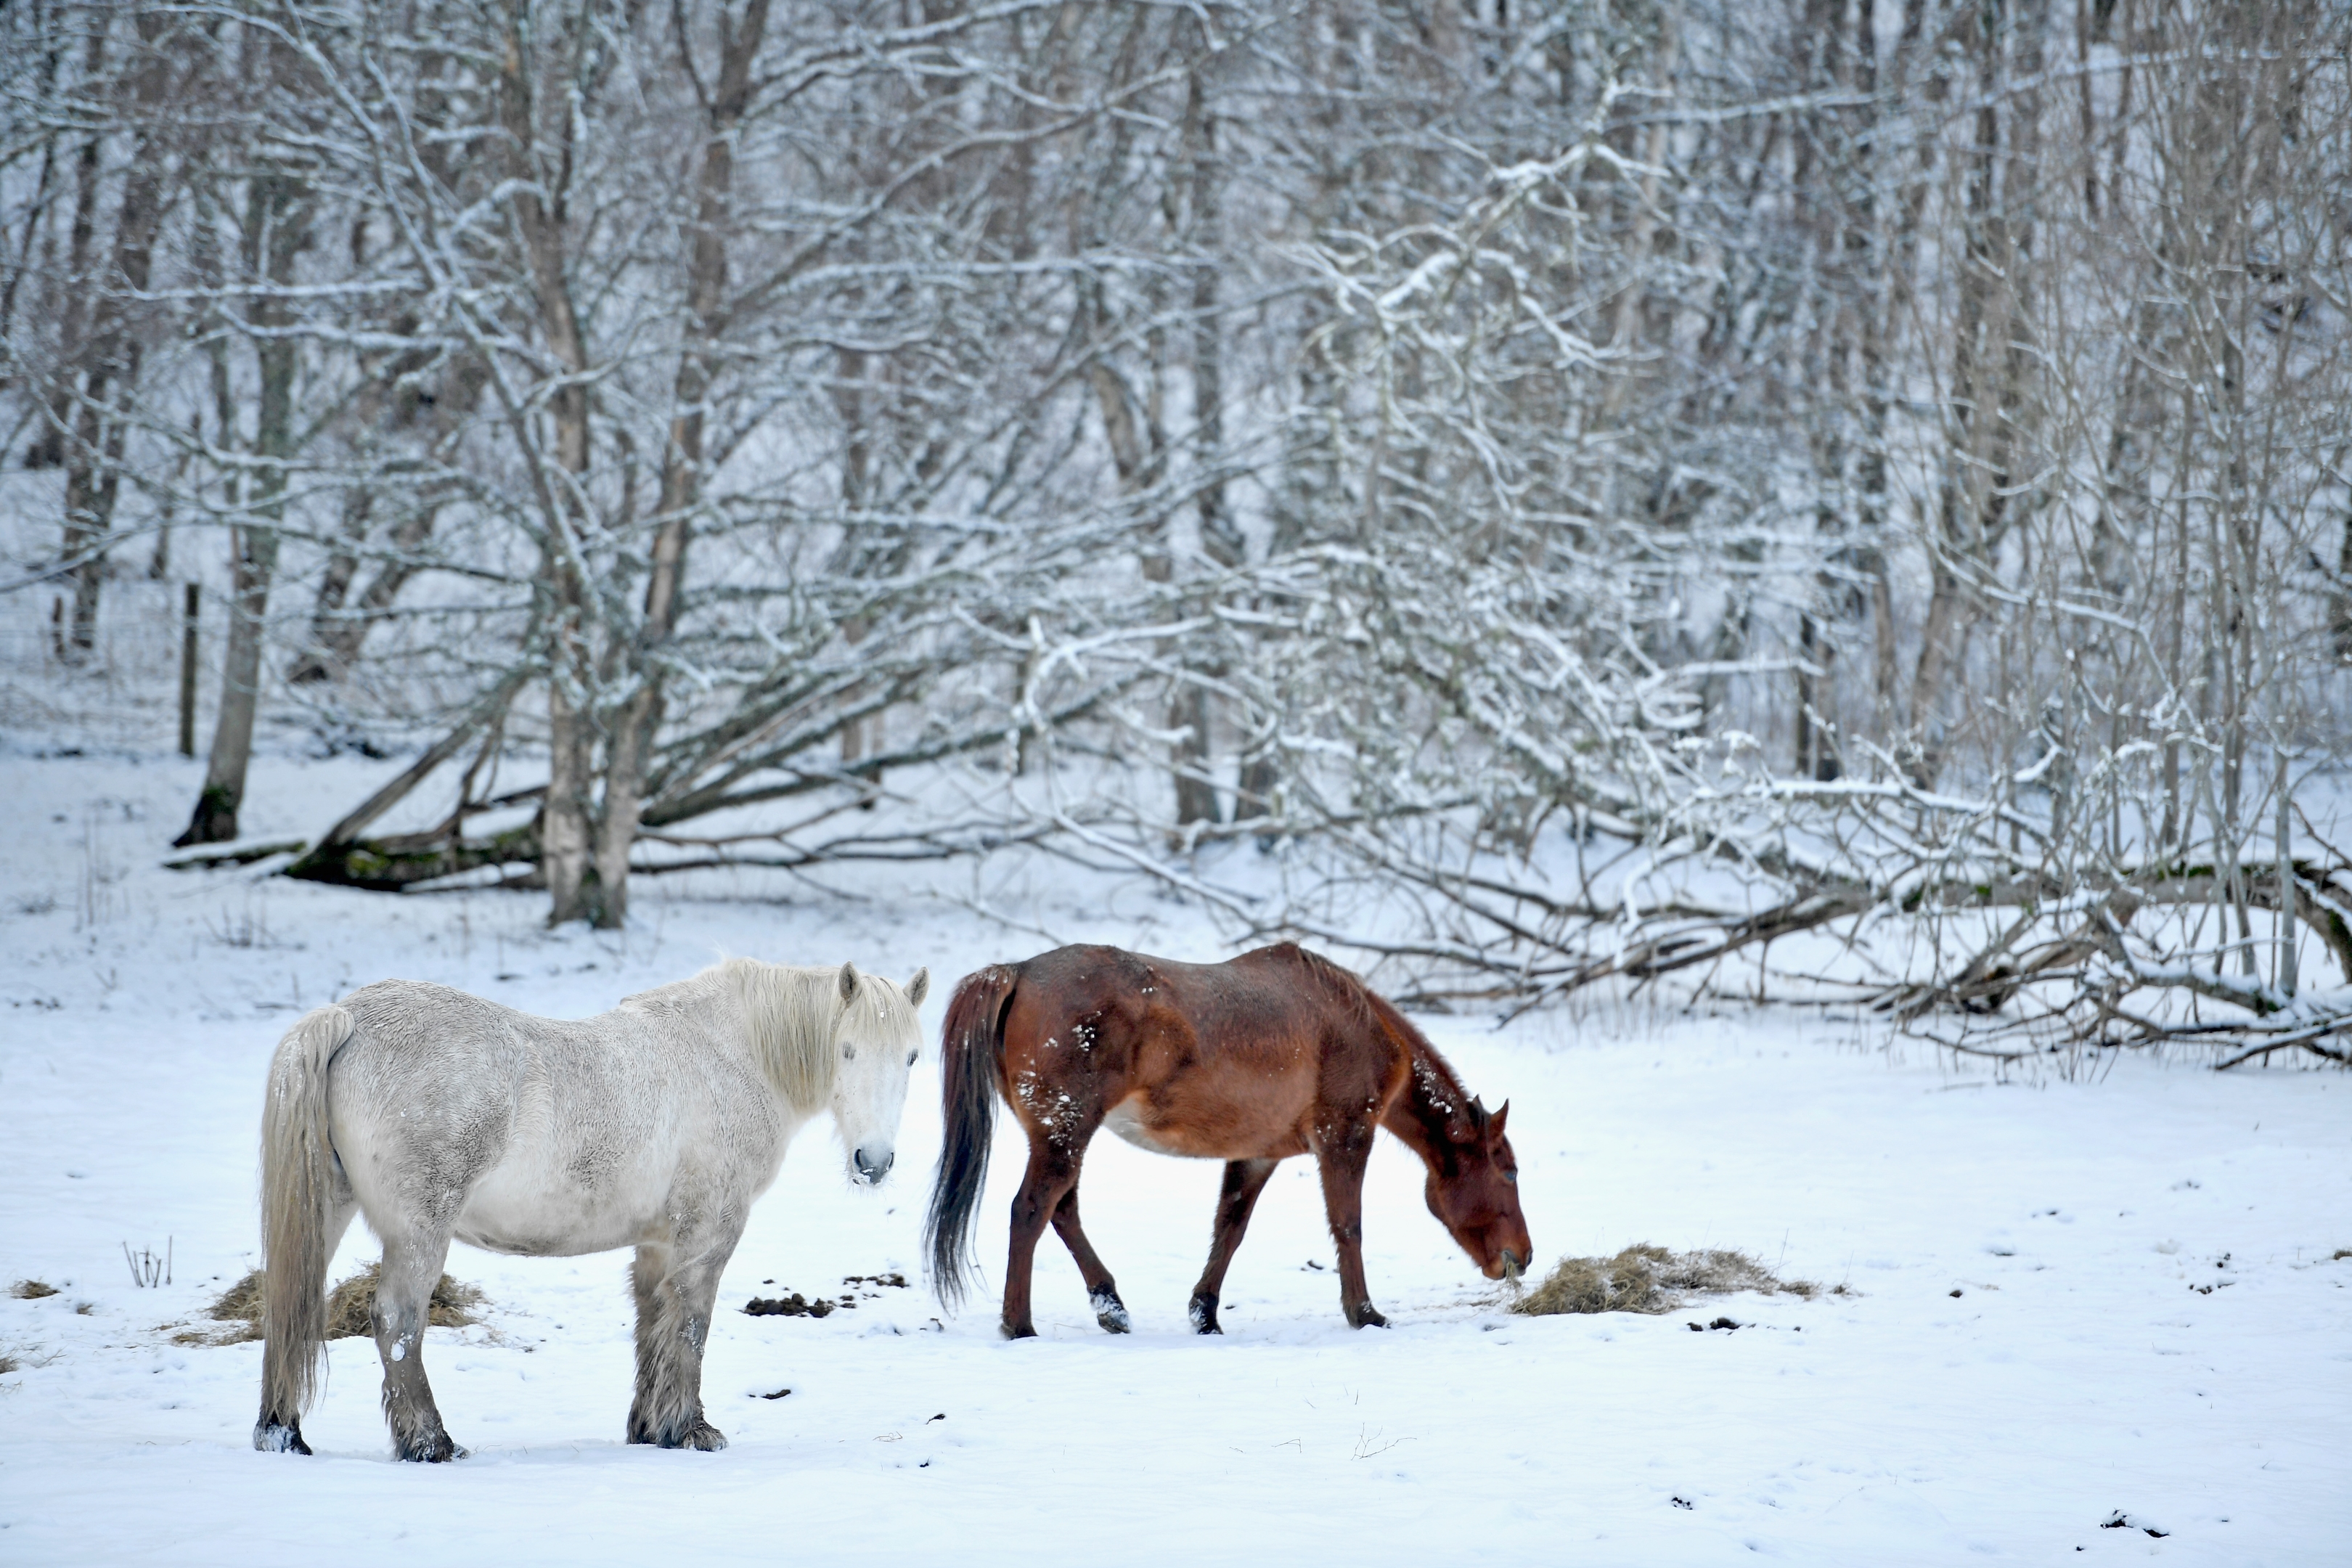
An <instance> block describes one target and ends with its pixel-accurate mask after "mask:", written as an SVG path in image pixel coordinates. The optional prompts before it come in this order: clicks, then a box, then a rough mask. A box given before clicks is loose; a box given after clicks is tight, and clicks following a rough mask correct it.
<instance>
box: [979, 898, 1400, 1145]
mask: <svg viewBox="0 0 2352 1568" xmlns="http://www.w3.org/2000/svg"><path fill="white" fill-rule="evenodd" d="M1018 973H1019V980H1018V983H1017V984H1016V986H1015V989H1014V990H1013V996H1012V1000H1011V1004H1010V1006H1009V1007H1008V1008H1007V1010H1006V1013H1005V1016H1004V1035H1003V1038H1004V1049H1003V1057H1002V1066H1001V1068H1000V1069H999V1070H1000V1072H1001V1074H1002V1078H1001V1080H1000V1087H1001V1088H1002V1089H1003V1093H1004V1097H1005V1099H1006V1100H1008V1101H1009V1102H1010V1103H1011V1104H1012V1105H1013V1110H1014V1114H1015V1115H1016V1116H1018V1117H1019V1118H1020V1119H1021V1121H1023V1122H1024V1125H1026V1126H1029V1127H1032V1128H1034V1129H1035V1130H1036V1131H1040V1132H1043V1133H1045V1134H1047V1135H1049V1136H1050V1135H1051V1134H1053V1133H1054V1132H1055V1131H1057V1130H1059V1129H1061V1128H1062V1127H1064V1126H1065V1125H1072V1126H1075V1125H1076V1124H1077V1122H1078V1121H1081V1120H1082V1119H1083V1120H1084V1121H1086V1123H1087V1125H1090V1126H1091V1125H1094V1124H1096V1119H1097V1118H1098V1119H1099V1125H1101V1126H1104V1127H1106V1128H1108V1130H1109V1131H1113V1132H1116V1133H1118V1135H1119V1136H1120V1137H1122V1138H1124V1139H1126V1140H1127V1141H1128V1142H1131V1143H1135V1144H1137V1145H1139V1146H1140V1147H1142V1148H1146V1149H1150V1150H1152V1151H1154V1152H1160V1153H1166V1154H1182V1155H1189V1156H1192V1157H1194V1158H1199V1159H1211V1160H1255V1159H1277V1160H1278V1159H1285V1158H1287V1157H1289V1156H1291V1155H1294V1154H1302V1153H1305V1152H1307V1148H1308V1139H1309V1134H1310V1132H1311V1131H1312V1124H1313V1121H1314V1118H1315V1110H1316V1106H1317V1105H1318V1102H1328V1101H1331V1100H1345V1101H1350V1102H1353V1103H1357V1104H1363V1105H1368V1106H1370V1107H1373V1108H1376V1109H1374V1110H1373V1116H1374V1119H1375V1120H1378V1118H1379V1116H1380V1114H1381V1112H1382V1111H1384V1110H1386V1108H1387V1106H1388V1104H1389V1102H1390V1101H1391V1100H1393V1099H1394V1098H1395V1096H1396V1094H1397V1092H1398V1091H1399V1090H1400V1089H1402V1087H1403V1084H1404V1077H1405V1072H1406V1068H1407V1063H1408V1059H1409V1047H1407V1046H1406V1044H1405V1043H1404V1042H1402V1041H1397V1042H1395V1044H1394V1046H1393V1048H1391V1049H1388V1050H1380V1051H1372V1052H1368V1051H1366V1050H1365V1049H1363V1048H1362V1047H1363V1040H1364V1036H1365V1034H1366V1030H1365V1027H1364V1026H1365V1024H1366V1023H1367V1022H1368V1021H1370V1020H1369V1019H1368V1018H1367V1017H1366V1016H1365V1004H1364V1002H1363V1000H1362V993H1361V991H1360V988H1359V987H1357V986H1356V985H1355V984H1353V983H1352V982H1351V981H1348V980H1346V979H1345V977H1344V976H1340V975H1339V974H1337V973H1336V972H1331V971H1329V970H1328V966H1327V965H1326V964H1325V963H1323V961H1322V960H1320V959H1318V958H1315V957H1314V956H1312V955H1310V954H1308V953H1306V952H1301V951H1300V950H1299V949H1298V948H1297V947H1296V946H1292V945H1289V944H1287V943H1286V944H1284V945H1282V946H1279V947H1270V948H1262V949H1260V950H1258V951H1257V952H1250V953H1245V954H1244V955H1243V956H1241V957H1239V958H1236V959H1234V960H1232V961H1231V962H1229V963H1215V964H1202V963H1175V962H1173V961H1171V960H1168V959H1161V958H1151V957H1148V956H1146V955H1144V954H1141V953H1132V952H1122V951H1120V950H1119V949H1118V948H1111V947H1065V948H1058V949H1056V950H1055V951H1054V952H1048V953H1043V954H1040V955H1039V956H1038V957H1035V958H1033V959H1031V960H1029V961H1028V962H1027V963H1024V964H1021V965H1019V966H1018ZM1384 1032H1385V1031H1381V1030H1378V1029H1374V1030H1373V1031H1371V1033H1373V1034H1375V1035H1379V1034H1382V1033H1384ZM1048 1086H1051V1087H1050V1089H1049V1088H1048Z"/></svg>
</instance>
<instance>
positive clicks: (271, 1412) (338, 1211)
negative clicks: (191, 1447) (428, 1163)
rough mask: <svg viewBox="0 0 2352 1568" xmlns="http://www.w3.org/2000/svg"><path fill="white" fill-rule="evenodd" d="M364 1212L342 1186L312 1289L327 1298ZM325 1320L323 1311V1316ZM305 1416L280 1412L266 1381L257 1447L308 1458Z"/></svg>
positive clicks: (324, 1236) (255, 1435)
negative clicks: (342, 1251)
mask: <svg viewBox="0 0 2352 1568" xmlns="http://www.w3.org/2000/svg"><path fill="white" fill-rule="evenodd" d="M359 1212H360V1205H359V1200H358V1199H357V1198H354V1197H353V1196H352V1189H351V1185H350V1184H349V1183H343V1182H339V1183H338V1185H337V1190H336V1192H335V1194H334V1196H333V1197H332V1199H331V1200H330V1206H329V1208H328V1210H327V1223H326V1226H325V1227H324V1228H323V1229H321V1230H320V1233H319V1253H318V1257H319V1268H320V1279H318V1280H317V1282H316V1283H315V1285H314V1286H313V1287H312V1288H313V1289H317V1290H318V1291H319V1293H320V1295H321V1296H323V1295H325V1293H326V1285H327V1282H326V1278H325V1269H326V1267H327V1265H328V1263H329V1262H330V1261H331V1260H332V1258H334V1256H335V1248H337V1247H341V1245H342V1244H343V1233H344V1232H345V1231H347V1230H349V1229H351V1228H352V1218H353V1217H354V1216H355V1215H358V1213H359ZM320 1316H321V1317H322V1318H323V1316H324V1312H323V1310H322V1311H321V1313H320ZM301 1414H302V1413H301V1412H300V1411H299V1410H294V1409H279V1408H278V1406H277V1402H275V1401H273V1400H272V1399H271V1398H270V1397H269V1384H268V1381H267V1380H266V1379H265V1380H264V1382H263V1384H262V1391H261V1415H260V1418H259V1419H258V1420H257V1421H255V1422H254V1424H253V1446H254V1447H257V1448H258V1449H260V1450H261V1451H262V1452H263V1453H266V1454H307V1453H309V1452H310V1444H308V1443H305V1442H304V1441H302V1421H301Z"/></svg>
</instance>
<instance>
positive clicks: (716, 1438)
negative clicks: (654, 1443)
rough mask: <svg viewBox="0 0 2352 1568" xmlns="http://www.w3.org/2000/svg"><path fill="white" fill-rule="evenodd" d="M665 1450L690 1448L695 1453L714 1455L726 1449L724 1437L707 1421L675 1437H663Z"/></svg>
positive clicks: (689, 1427)
mask: <svg viewBox="0 0 2352 1568" xmlns="http://www.w3.org/2000/svg"><path fill="white" fill-rule="evenodd" d="M661 1446H662V1447H665V1448H691V1449H693V1450H695V1451H696V1452H697V1453H701V1454H715V1453H717V1452H719V1449H721V1448H724V1447H727V1437H726V1435H725V1434H724V1433H722V1432H720V1431H719V1428H718V1427H716V1426H712V1425H711V1424H710V1423H709V1422H708V1421H697V1422H696V1423H695V1424H694V1425H693V1426H688V1428H687V1429H686V1430H685V1431H683V1432H680V1433H678V1434H677V1435H676V1436H670V1437H665V1438H663V1439H662V1445H661Z"/></svg>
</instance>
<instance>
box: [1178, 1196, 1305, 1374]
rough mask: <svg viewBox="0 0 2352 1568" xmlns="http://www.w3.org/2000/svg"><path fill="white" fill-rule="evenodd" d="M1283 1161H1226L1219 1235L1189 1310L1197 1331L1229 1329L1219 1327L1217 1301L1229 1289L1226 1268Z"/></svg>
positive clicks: (1219, 1201) (1219, 1200)
mask: <svg viewBox="0 0 2352 1568" xmlns="http://www.w3.org/2000/svg"><path fill="white" fill-rule="evenodd" d="M1281 1163H1282V1162H1281V1161H1279V1160H1228V1161H1226V1162H1225V1184H1224V1190H1223V1192H1221V1193H1219V1194H1218V1195H1217V1228H1216V1234H1215V1236H1214V1237H1212V1238H1211V1240H1210V1242H1209V1261H1208V1264H1207V1265H1206V1266H1205V1267H1204V1268H1202V1270H1201V1282H1200V1283H1199V1284H1197V1285H1195V1286H1193V1287H1192V1305H1191V1307H1190V1308H1189V1309H1187V1315H1188V1316H1189V1317H1191V1318H1192V1331H1193V1332H1194V1333H1200V1334H1222V1333H1223V1332H1224V1330H1223V1329H1221V1328H1219V1327H1218V1326H1217V1302H1218V1300H1219V1299H1220V1297H1221V1295H1222V1293H1223V1290H1224V1288H1225V1269H1226V1268H1228V1267H1229V1266H1230V1265H1231V1264H1232V1263H1233V1260H1234V1253H1235V1252H1236V1251H1238V1250H1239V1249H1240V1247H1241V1244H1242V1233H1243V1232H1244V1231H1246V1230H1247V1229H1249V1221H1250V1211H1251V1210H1252V1209H1254V1208H1255V1207H1256V1206H1257V1195H1258V1194H1260V1193H1262V1192H1264V1191H1265V1184H1266V1182H1267V1180H1268V1179H1269V1178H1271V1177H1272V1176H1273V1174H1274V1172H1275V1167H1276V1166H1277V1165H1279V1164H1281Z"/></svg>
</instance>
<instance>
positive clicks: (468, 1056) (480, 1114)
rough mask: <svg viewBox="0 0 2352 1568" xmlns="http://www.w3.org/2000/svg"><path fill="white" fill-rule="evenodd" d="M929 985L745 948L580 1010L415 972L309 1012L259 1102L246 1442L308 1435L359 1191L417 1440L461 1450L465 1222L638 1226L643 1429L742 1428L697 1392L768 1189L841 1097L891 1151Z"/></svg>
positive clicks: (495, 1233)
mask: <svg viewBox="0 0 2352 1568" xmlns="http://www.w3.org/2000/svg"><path fill="white" fill-rule="evenodd" d="M929 984H930V972H929V970H918V971H916V972H915V977H914V978H913V979H912V980H909V981H908V983H907V984H906V986H905V988H904V989H901V988H900V987H899V986H898V985H896V984H892V983H891V982H889V981H887V980H884V979H881V978H879V977H877V976H875V975H870V974H869V975H861V974H859V973H857V971H856V969H855V968H853V967H852V966H850V965H849V964H846V963H845V964H843V965H842V966H841V967H840V968H839V969H796V968H793V967H790V966H788V965H784V964H777V963H758V962H757V961H755V960H752V959H748V958H730V959H728V960H727V961H726V962H724V963H719V964H717V965H714V966H713V967H711V968H709V969H706V970H704V971H703V972H702V973H699V974H698V975H696V976H694V977H693V978H692V979H690V980H681V981H679V982H678V983H677V984H674V985H664V986H662V987H660V988H658V989H656V990H653V991H647V992H644V993H642V994H638V995H635V996H632V997H629V998H628V999H627V1000H625V1001H624V1002H623V1003H622V1004H621V1005H619V1006H617V1007H615V1008H614V1009H613V1010H612V1011H611V1012H609V1013H604V1014H600V1015H599V1016H596V1017H593V1018H584V1019H581V1020H579V1021H577V1022H562V1021H559V1020H556V1019H551V1018H535V1017H532V1016H530V1015H529V1014H527V1013H518V1012H516V1011H515V1010H514V1009H513V1008H511V1007H502V1006H500V1005H498V1004H497V1003H495V1002H486V1001H484V1000H482V999H481V998H480V997H478V996H469V995H467V994H465V993H464V992H462V991H452V990H450V989H449V988H448V987H446V986H444V985H429V984H425V983H424V982H422V981H415V980H386V981H382V982H380V983H378V984H373V985H370V986H366V987H363V988H362V989H361V990H358V991H354V992H352V994H350V995H348V996H346V997H344V998H343V999H342V1001H341V1003H340V1004H337V1005H331V1006H326V1007H320V1008H319V1009H318V1010H317V1011H315V1012H312V1013H310V1014H307V1015H305V1016H303V1017H302V1019H301V1020H300V1021H299V1022H298V1023H297V1024H296V1025H295V1026H293V1028H291V1029H290V1030H289V1031H288V1032H287V1035H286V1037H285V1038H284V1039H283V1040H281V1041H279V1042H278V1054H277V1056H276V1058H274V1059H273V1060H272V1061H271V1063H270V1068H269V1094H268V1100H267V1102H266V1103H265V1104H264V1106H263V1108H262V1115H261V1192H262V1196H261V1212H262V1222H261V1231H262V1247H263V1251H264V1254H265V1258H266V1266H267V1268H268V1274H267V1280H268V1283H267V1285H266V1287H265V1291H266V1294H265V1297H264V1311H263V1316H262V1328H263V1339H264V1343H263V1346H262V1357H261V1418H260V1420H259V1421H258V1422H257V1423H256V1424H255V1426H254V1428H253V1446H254V1447H257V1448H259V1449H262V1450H264V1451H270V1452H284V1451H286V1450H289V1449H291V1450H293V1451H294V1452H296V1453H302V1454H307V1453H309V1452H310V1447H309V1446H308V1445H307V1444H305V1443H304V1442H303V1441H302V1431H301V1426H300V1425H299V1417H300V1415H301V1413H302V1411H303V1409H304V1408H305V1407H306V1406H308V1405H309V1404H310V1398H311V1395H312V1394H313V1393H314V1392H315V1391H316V1388H317V1385H318V1383H319V1377H320V1365H321V1363H322V1362H323V1361H324V1358H325V1344H324V1339H325V1331H326V1282H327V1262H328V1259H329V1258H331V1256H332V1255H333V1253H334V1250H335V1247H336V1244H337V1243H338V1242H339V1241H341V1239H342V1235H343V1232H344V1230H345V1229H347V1228H348V1227H349V1226H350V1225H351V1223H352V1215H353V1214H355V1213H364V1214H365V1215H367V1220H368V1227H369V1228H370V1229H371V1230H373V1231H374V1232H375V1234H376V1236H377V1237H380V1238H381V1239H382V1240H383V1271H382V1275H381V1278H380V1280H379V1282H378V1284H377V1286H376V1296H375V1307H374V1309H373V1314H372V1317H371V1321H372V1323H373V1328H374V1330H375V1342H376V1349H377V1351H378V1352H380V1353H381V1354H382V1355H383V1412H384V1417H385V1419H386V1420H388V1421H389V1422H390V1423H391V1424H392V1436H393V1443H394V1447H396V1448H397V1449H398V1450H399V1454H400V1457H401V1458H404V1459H424V1460H439V1459H453V1458H462V1457H463V1456H464V1454H465V1450H464V1449H463V1448H460V1447H457V1445H456V1444H454V1443H452V1442H451V1441H450V1440H449V1434H448V1431H447V1429H446V1428H445V1427H444V1426H442V1424H441V1412H440V1411H439V1409H437V1408H436V1406H435V1405H434V1403H433V1390H432V1388H431V1386H430V1385H429V1384H427V1383H426V1382H425V1363H424V1360H423V1351H424V1348H425V1310H426V1307H427V1305H428V1303H429V1301H430V1299H431V1296H432V1292H433V1286H434V1284H435V1282H436V1281H437V1280H438V1279H440V1278H441V1268H442V1263H443V1261H444V1259H445V1258H446V1257H447V1255H448V1251H449V1242H450V1240H451V1238H452V1237H455V1238H457V1240H460V1241H465V1242H467V1243H470V1244H471V1245H473V1246H475V1247H488V1249H490V1250H491V1251H494V1252H510V1253H522V1254H528V1255H530V1256H533V1257H552V1258H564V1257H576V1256H578V1255H579V1254H582V1253H586V1252H604V1251H608V1250H610V1249H612V1248H614V1247H635V1248H636V1261H635V1266H634V1268H632V1269H631V1271H630V1283H631V1285H632V1286H633V1288H634V1291H635V1297H636V1304H637V1391H636V1399H635V1403H634V1404H632V1405H631V1406H630V1407H629V1426H628V1438H629V1441H630V1442H632V1443H656V1444H659V1445H660V1446H661V1447H666V1448H702V1449H712V1448H722V1447H726V1446H727V1439H726V1438H725V1437H723V1436H720V1435H719V1431H718V1429H717V1428H715V1427H713V1426H711V1425H710V1423H709V1421H708V1420H707V1419H705V1418H704V1415H703V1410H702V1346H703V1342H704V1340H705V1338H706V1337H707V1336H708V1335H709V1331H710V1310H711V1304H712V1302H713V1300H714V1299H715V1298H716V1297H717V1295H718V1293H719V1274H720V1272H721V1271H722V1270H724V1269H725V1268H726V1267H727V1259H728V1258H729V1257H730V1255H731V1254H732V1253H733V1252H734V1250H735V1244H736V1242H737V1241H738V1240H739V1239H740V1238H741V1237H742V1234H743V1224H744V1220H745V1218H746V1216H747V1215H748V1213H749V1211H750V1209H751V1201H752V1200H753V1199H754V1198H756V1197H758V1196H759V1195H760V1194H761V1193H762V1192H764V1191H766V1190H767V1187H768V1184H770V1183H771V1182H772V1181H774V1180H775V1177H776V1172H777V1170H778V1169H779V1168H780V1167H781V1166H782V1163H783V1159H784V1147H785V1145H786V1144H788V1143H790V1142H792V1140H793V1134H794V1133H796V1132H798V1131H800V1130H801V1128H802V1127H803V1125H805V1124H806V1123H807V1122H808V1121H811V1120H812V1119H813V1118H814V1117H816V1116H817V1115H818V1114H820V1113H821V1112H823V1111H824V1110H831V1111H832V1112H833V1119H834V1123H835V1127H836V1128H837V1129H838V1130H839V1131H840V1133H841V1139H842V1142H843V1144H844V1145H845V1148H846V1150H847V1154H848V1162H849V1166H850V1174H851V1178H852V1180H854V1181H856V1182H860V1183H863V1184H867V1185H871V1184H874V1183H877V1182H879V1181H880V1180H881V1179H882V1178H883V1176H884V1175H886V1174H887V1173H888V1172H889V1169H890V1163H891V1158H892V1153H893V1148H892V1146H893V1144H894V1143H895V1142H896V1140H897V1136H898V1118H899V1113H900V1111H901V1110H903V1109H904V1107H905V1105H906V1100H907V1069H908V1067H909V1066H911V1065H912V1063H913V1062H914V1059H915V1054H916V1051H917V1049H918V1047H919V1045H920V1042H921V1034H920V1030H919V1026H918V1025H917V1023H916V1019H915V1010H916V1008H917V1007H919V1005H921V1004H922V1000H923V994H924V993H925V992H926V991H927V990H928V989H929Z"/></svg>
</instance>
